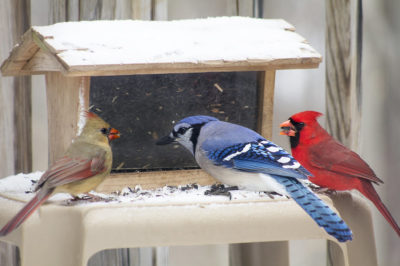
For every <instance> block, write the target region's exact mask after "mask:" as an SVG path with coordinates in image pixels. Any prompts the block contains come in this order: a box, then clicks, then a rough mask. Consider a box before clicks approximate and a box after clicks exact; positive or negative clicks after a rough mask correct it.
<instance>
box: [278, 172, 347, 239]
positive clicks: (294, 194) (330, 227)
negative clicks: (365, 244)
mask: <svg viewBox="0 0 400 266" xmlns="http://www.w3.org/2000/svg"><path fill="white" fill-rule="evenodd" d="M274 177H275V178H276V180H277V181H278V182H279V183H280V184H281V185H283V186H285V188H286V191H287V192H288V195H289V196H290V197H291V198H293V199H294V200H295V201H296V202H297V204H299V205H300V207H302V208H303V209H304V210H305V211H306V212H307V213H308V214H309V215H310V216H311V217H312V218H313V219H314V221H315V222H316V223H317V224H318V225H319V226H321V227H323V228H324V229H325V231H326V232H327V233H328V234H330V235H331V236H333V237H335V238H336V239H337V240H338V241H339V242H345V241H347V240H351V239H352V236H353V234H352V232H351V230H350V228H349V227H348V226H347V224H346V223H345V222H344V221H343V220H342V219H341V218H340V217H339V216H338V215H337V214H336V213H335V212H334V211H333V210H332V209H331V208H329V206H328V205H326V204H325V202H323V201H322V200H321V199H320V198H319V197H318V196H317V195H315V194H314V193H313V192H312V191H311V190H309V189H308V188H307V187H305V186H304V185H303V184H302V183H300V182H299V181H298V180H296V179H294V178H287V177H281V176H274Z"/></svg>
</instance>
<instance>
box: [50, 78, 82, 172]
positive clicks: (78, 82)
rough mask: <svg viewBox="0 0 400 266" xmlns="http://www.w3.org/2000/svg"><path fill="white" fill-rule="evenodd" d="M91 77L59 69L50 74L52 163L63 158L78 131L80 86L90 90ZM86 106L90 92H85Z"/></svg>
mask: <svg viewBox="0 0 400 266" xmlns="http://www.w3.org/2000/svg"><path fill="white" fill-rule="evenodd" d="M89 86H90V79H89V78H88V77H76V78H71V77H69V78H67V77H65V76H63V75H62V74H60V73H58V72H54V73H48V74H46V89H47V91H46V92H47V113H48V127H49V165H51V164H52V163H53V162H54V161H55V160H56V159H57V158H60V157H61V156H62V155H63V154H64V152H65V151H66V149H67V148H68V146H69V145H70V144H71V141H72V139H73V138H74V137H75V136H76V134H77V125H78V120H79V112H80V110H81V106H80V100H79V95H80V90H83V91H85V90H87V91H89ZM84 95H85V97H84V98H85V101H84V102H85V104H84V105H85V106H88V102H89V93H88V92H84Z"/></svg>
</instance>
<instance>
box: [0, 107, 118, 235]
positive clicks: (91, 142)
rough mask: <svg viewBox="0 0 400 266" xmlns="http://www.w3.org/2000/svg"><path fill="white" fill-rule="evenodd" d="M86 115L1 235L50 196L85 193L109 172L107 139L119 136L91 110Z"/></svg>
mask: <svg viewBox="0 0 400 266" xmlns="http://www.w3.org/2000/svg"><path fill="white" fill-rule="evenodd" d="M86 117H87V121H86V124H85V126H84V128H83V130H82V133H81V134H80V135H79V136H78V137H77V138H75V140H74V141H73V142H72V144H71V145H70V146H69V148H68V150H67V151H66V153H65V155H64V157H62V158H61V159H59V160H57V161H56V162H55V163H54V164H53V165H51V166H50V168H49V169H48V170H47V171H46V172H45V173H44V174H43V175H42V177H41V178H40V180H39V182H38V184H37V187H36V189H35V191H37V193H36V195H35V196H34V197H33V199H32V200H31V201H29V202H28V203H27V204H26V205H25V206H24V207H23V208H22V210H20V211H19V212H18V213H17V215H15V216H14V218H12V219H11V220H10V221H9V222H8V223H7V224H6V225H5V226H4V227H3V228H2V229H1V230H0V236H5V235H7V234H9V233H10V232H12V231H13V230H14V229H16V228H17V227H18V226H19V225H20V224H21V223H22V222H23V221H25V220H26V219H27V218H28V217H29V216H30V215H31V214H32V213H33V212H34V211H35V210H36V209H37V208H38V207H39V206H40V205H41V204H42V203H43V202H45V201H46V200H47V199H48V198H49V197H50V196H51V195H53V194H55V193H65V192H66V193H70V194H72V195H74V196H77V195H78V194H81V193H87V192H89V191H91V190H93V189H95V188H96V187H97V186H98V185H99V184H100V183H101V182H102V181H103V180H104V179H105V178H106V177H107V175H108V174H109V173H110V171H111V165H112V152H111V147H110V145H109V141H111V140H113V139H117V138H119V132H118V130H116V129H114V128H111V127H110V125H109V124H107V123H106V122H105V121H104V120H102V119H101V118H100V117H98V116H97V115H96V114H94V113H90V112H88V113H86Z"/></svg>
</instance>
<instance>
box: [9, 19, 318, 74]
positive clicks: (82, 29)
mask: <svg viewBox="0 0 400 266" xmlns="http://www.w3.org/2000/svg"><path fill="white" fill-rule="evenodd" d="M294 31H295V29H294V27H293V26H292V25H290V24H289V23H287V22H286V21H284V20H282V19H256V18H246V17H218V18H207V19H193V20H177V21H138V20H124V21H81V22H64V23H57V24H54V25H50V26H34V27H32V28H31V29H29V30H28V31H27V32H26V33H25V34H24V35H23V36H22V41H21V42H20V43H19V44H18V45H16V46H15V47H14V49H13V50H12V51H11V54H10V56H9V57H8V58H7V60H6V61H4V63H3V65H2V66H1V71H2V73H3V75H31V74H42V73H46V72H48V71H60V72H62V73H63V74H64V75H67V76H101V75H127V74H156V73H158V74H159V73H183V72H185V73H187V72H209V71H240V70H266V69H290V68H314V67H317V66H318V65H319V63H320V62H321V55H320V54H319V53H318V52H317V51H315V50H314V48H312V47H311V46H310V45H309V44H308V43H307V41H306V40H305V39H304V38H303V37H302V36H300V35H299V34H297V33H295V32H294Z"/></svg>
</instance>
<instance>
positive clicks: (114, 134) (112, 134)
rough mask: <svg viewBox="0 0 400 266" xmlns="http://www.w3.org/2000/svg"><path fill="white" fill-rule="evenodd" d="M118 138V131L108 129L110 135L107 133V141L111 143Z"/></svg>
mask: <svg viewBox="0 0 400 266" xmlns="http://www.w3.org/2000/svg"><path fill="white" fill-rule="evenodd" d="M119 137H120V135H119V131H118V130H116V129H115V128H111V129H110V133H108V140H109V141H112V140H113V139H118V138H119Z"/></svg>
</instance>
